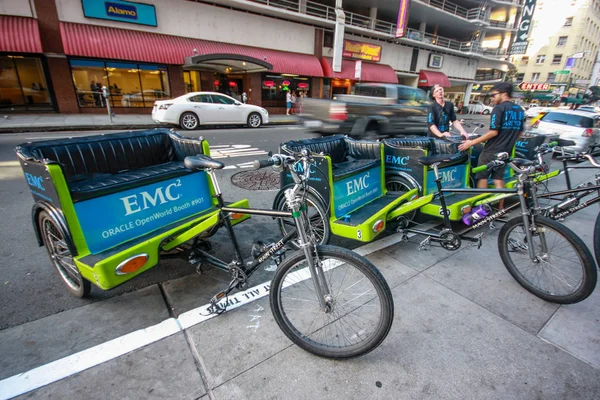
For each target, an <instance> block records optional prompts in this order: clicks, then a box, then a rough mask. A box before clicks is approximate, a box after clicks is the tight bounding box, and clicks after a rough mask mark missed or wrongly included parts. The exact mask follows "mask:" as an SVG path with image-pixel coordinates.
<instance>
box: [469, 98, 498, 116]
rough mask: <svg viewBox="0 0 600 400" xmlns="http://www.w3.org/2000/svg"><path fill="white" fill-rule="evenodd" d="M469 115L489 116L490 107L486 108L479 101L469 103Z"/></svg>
mask: <svg viewBox="0 0 600 400" xmlns="http://www.w3.org/2000/svg"><path fill="white" fill-rule="evenodd" d="M468 110H469V114H484V115H487V114H490V113H491V112H492V107H490V106H486V105H485V104H483V103H482V102H480V101H476V102H474V103H470V104H469V106H468Z"/></svg>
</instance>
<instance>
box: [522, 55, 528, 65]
mask: <svg viewBox="0 0 600 400" xmlns="http://www.w3.org/2000/svg"><path fill="white" fill-rule="evenodd" d="M527 63H529V56H523V57H522V58H521V64H527Z"/></svg>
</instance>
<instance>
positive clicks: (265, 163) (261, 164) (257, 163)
mask: <svg viewBox="0 0 600 400" xmlns="http://www.w3.org/2000/svg"><path fill="white" fill-rule="evenodd" d="M271 165H275V160H274V159H272V158H270V159H268V160H254V162H253V163H252V167H253V168H254V169H261V168H265V167H270V166H271Z"/></svg>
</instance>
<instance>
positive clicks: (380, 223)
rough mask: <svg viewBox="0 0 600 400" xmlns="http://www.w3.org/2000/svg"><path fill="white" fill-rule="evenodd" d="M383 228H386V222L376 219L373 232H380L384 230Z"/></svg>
mask: <svg viewBox="0 0 600 400" xmlns="http://www.w3.org/2000/svg"><path fill="white" fill-rule="evenodd" d="M383 228H385V222H384V221H383V220H382V219H378V220H377V221H375V223H374V224H373V228H372V229H373V232H375V233H379V232H381V231H382V230H383Z"/></svg>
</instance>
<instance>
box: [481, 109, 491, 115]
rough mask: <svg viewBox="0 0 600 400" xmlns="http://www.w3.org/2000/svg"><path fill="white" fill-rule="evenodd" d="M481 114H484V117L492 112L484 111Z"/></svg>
mask: <svg viewBox="0 0 600 400" xmlns="http://www.w3.org/2000/svg"><path fill="white" fill-rule="evenodd" d="M481 113H482V114H483V115H488V114H489V113H490V110H483V111H482V112H481Z"/></svg>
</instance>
